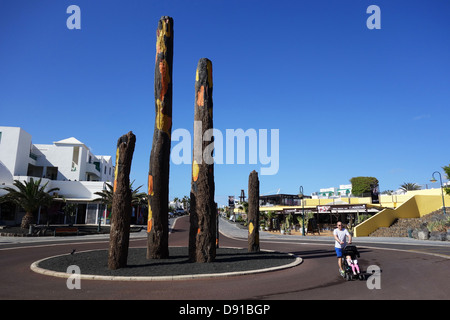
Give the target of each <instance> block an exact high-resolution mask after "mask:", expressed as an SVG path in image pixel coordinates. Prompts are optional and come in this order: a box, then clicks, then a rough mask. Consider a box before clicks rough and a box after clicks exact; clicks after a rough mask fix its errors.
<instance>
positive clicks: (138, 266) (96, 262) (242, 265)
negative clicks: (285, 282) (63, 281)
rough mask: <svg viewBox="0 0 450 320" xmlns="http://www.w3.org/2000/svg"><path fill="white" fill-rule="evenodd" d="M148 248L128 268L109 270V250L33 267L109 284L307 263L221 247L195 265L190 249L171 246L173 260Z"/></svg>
mask: <svg viewBox="0 0 450 320" xmlns="http://www.w3.org/2000/svg"><path fill="white" fill-rule="evenodd" d="M146 250H147V249H146V248H130V249H129V253H128V265H127V267H126V268H121V269H117V270H109V269H108V251H107V250H90V251H82V252H76V251H75V252H74V253H67V254H63V255H58V256H53V257H48V258H44V259H41V260H39V261H36V262H34V263H33V264H32V265H31V267H30V268H31V270H33V271H34V272H37V273H40V274H43V275H47V276H53V277H61V278H69V277H71V276H73V275H74V273H72V271H71V269H68V268H69V266H77V267H78V268H79V270H80V271H81V272H80V274H79V278H80V279H84V280H107V281H174V280H195V279H205V278H215V277H231V276H240V275H248V274H256V273H263V272H271V271H276V270H282V269H287V268H292V267H295V266H298V265H300V264H301V263H302V262H303V260H302V258H301V257H298V256H296V255H294V254H292V253H284V252H277V251H269V250H261V251H260V252H248V251H247V249H240V248H218V249H217V254H216V259H215V261H214V262H210V263H192V262H189V259H188V248H186V247H171V248H170V249H169V250H170V258H169V259H150V260H148V259H147V258H146Z"/></svg>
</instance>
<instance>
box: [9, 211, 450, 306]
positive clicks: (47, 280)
mask: <svg viewBox="0 0 450 320" xmlns="http://www.w3.org/2000/svg"><path fill="white" fill-rule="evenodd" d="M224 232H225V231H224ZM227 234H228V236H225V235H223V234H222V235H221V236H220V246H222V247H244V248H245V247H246V246H247V241H246V239H245V238H241V237H240V236H239V235H238V234H237V233H236V234H233V233H232V232H229V233H227ZM241 234H242V232H241ZM286 239H288V240H286ZM169 242H170V246H187V245H188V219H187V218H186V217H185V218H181V219H178V220H177V222H176V224H175V225H174V228H173V232H172V233H171V235H170V238H169ZM354 243H355V244H356V245H357V246H358V248H359V249H360V253H361V258H360V259H359V265H360V266H361V268H362V269H363V270H366V269H367V268H368V267H369V266H376V268H379V270H381V273H379V274H374V275H372V277H371V278H369V280H368V281H356V280H355V281H349V282H347V281H345V280H344V279H343V278H342V277H341V276H339V274H338V272H337V270H338V267H337V262H336V257H335V252H334V248H333V242H331V241H328V240H327V239H323V238H322V239H318V238H312V237H305V238H304V239H303V238H289V237H288V236H284V237H283V238H281V237H271V238H269V239H267V238H265V237H263V236H262V237H261V248H262V249H269V250H277V251H282V252H291V253H294V254H296V255H298V256H300V257H301V258H302V259H303V262H302V264H300V265H299V266H296V267H293V268H290V269H286V270H280V271H274V272H268V273H261V274H253V275H242V276H233V277H226V278H212V279H201V280H177V281H151V282H149V281H145V282H143V281H100V280H82V281H81V283H80V284H81V288H80V289H72V290H70V289H68V287H67V285H66V281H67V280H66V279H63V278H56V277H51V276H46V275H42V274H38V273H35V272H33V271H32V270H31V269H30V265H31V264H32V263H33V262H35V261H37V260H40V259H43V258H46V257H50V256H54V255H59V254H65V253H70V252H71V251H72V250H73V249H76V250H77V251H84V250H93V249H105V248H107V247H108V239H107V238H105V237H98V238H86V237H78V238H72V237H71V238H64V239H54V238H51V239H50V238H48V239H45V241H42V240H41V239H36V238H35V239H33V241H30V240H29V239H24V240H23V242H20V241H19V242H16V243H12V242H9V241H5V239H1V238H0V261H1V262H0V284H1V285H0V300H10V299H20V300H22V299H26V300H41V299H51V300H54V299H57V300H59V299H61V300H66V299H71V300H73V299H82V300H98V299H107V300H109V299H117V300H141V299H151V300H160V299H162V300H216V299H219V300H237V299H244V300H253V299H257V300H260V299H268V300H298V299H321V300H324V299H330V300H336V299H338V300H341V299H342V300H349V299H352V300H354V299H380V300H392V299H443V300H448V299H449V298H450V277H449V276H448V270H449V267H450V246H449V245H435V246H430V245H424V244H411V243H408V244H403V243H397V244H389V243H380V242H362V241H360V240H358V238H355V239H354ZM437 244H440V243H437ZM145 246H146V238H142V237H136V235H135V237H133V238H132V239H131V241H130V247H145ZM370 287H371V288H370Z"/></svg>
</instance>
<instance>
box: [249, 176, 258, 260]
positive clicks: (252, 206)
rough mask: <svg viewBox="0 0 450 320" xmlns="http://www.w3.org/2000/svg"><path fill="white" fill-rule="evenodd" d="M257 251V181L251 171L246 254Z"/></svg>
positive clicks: (256, 177)
mask: <svg viewBox="0 0 450 320" xmlns="http://www.w3.org/2000/svg"><path fill="white" fill-rule="evenodd" d="M258 251H259V179H258V173H257V172H256V171H255V170H253V171H252V172H251V173H250V176H249V177H248V252H258Z"/></svg>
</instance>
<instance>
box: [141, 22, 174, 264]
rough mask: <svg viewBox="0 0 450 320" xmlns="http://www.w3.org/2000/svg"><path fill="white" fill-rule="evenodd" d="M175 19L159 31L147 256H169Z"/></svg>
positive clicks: (160, 24) (160, 257)
mask: <svg viewBox="0 0 450 320" xmlns="http://www.w3.org/2000/svg"><path fill="white" fill-rule="evenodd" d="M172 64H173V19H172V18H170V17H166V16H163V17H161V19H160V20H159V22H158V28H157V30H156V59H155V114H156V115H155V128H154V132H153V143H152V150H151V154H150V165H149V173H148V197H149V201H148V223H147V232H148V238H147V258H148V259H164V258H168V257H169V226H168V214H169V212H168V203H169V161H170V135H171V131H172Z"/></svg>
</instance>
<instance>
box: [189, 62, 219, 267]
mask: <svg viewBox="0 0 450 320" xmlns="http://www.w3.org/2000/svg"><path fill="white" fill-rule="evenodd" d="M195 80H196V81H195V114H194V152H193V163H192V180H191V205H190V224H191V225H190V232H189V258H190V260H191V261H195V262H211V261H214V259H215V257H216V209H215V208H216V205H215V202H214V161H213V160H214V159H213V157H212V152H213V148H214V142H212V141H208V139H210V140H212V139H213V138H212V129H213V101H212V88H213V81H212V63H211V61H210V60H208V59H206V58H202V59H200V60H199V62H198V66H197V72H196V79H195ZM206 131H207V134H206V135H205V132H206ZM205 138H206V139H205Z"/></svg>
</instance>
